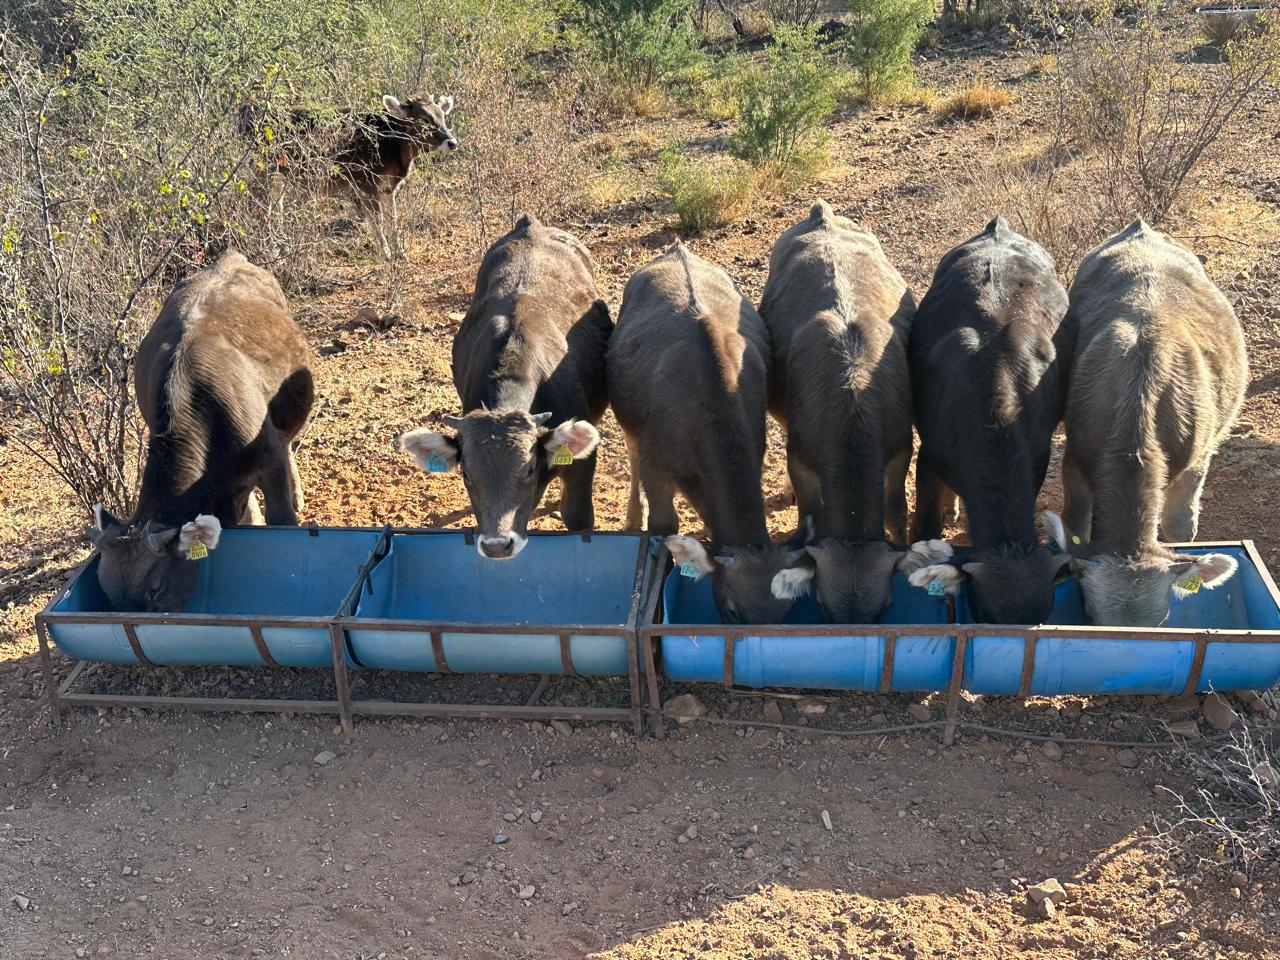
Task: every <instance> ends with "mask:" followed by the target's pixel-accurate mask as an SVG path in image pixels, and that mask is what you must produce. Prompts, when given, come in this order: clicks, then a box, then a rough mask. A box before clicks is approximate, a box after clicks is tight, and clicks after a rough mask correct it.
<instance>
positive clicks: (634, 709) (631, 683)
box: [627, 630, 644, 737]
mask: <svg viewBox="0 0 1280 960" xmlns="http://www.w3.org/2000/svg"><path fill="white" fill-rule="evenodd" d="M639 648H640V641H639V639H638V637H637V636H636V631H634V630H632V631H631V632H629V633H628V634H627V686H628V687H629V688H630V691H631V733H632V735H633V736H637V737H638V736H640V735H641V734H642V733H644V691H643V689H642V688H641V686H640V649H639Z"/></svg>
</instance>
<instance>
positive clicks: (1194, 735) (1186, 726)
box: [1167, 720, 1200, 740]
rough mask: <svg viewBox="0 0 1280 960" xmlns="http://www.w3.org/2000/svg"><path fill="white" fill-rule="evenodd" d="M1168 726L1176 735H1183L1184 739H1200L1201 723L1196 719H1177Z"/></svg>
mask: <svg viewBox="0 0 1280 960" xmlns="http://www.w3.org/2000/svg"><path fill="white" fill-rule="evenodd" d="M1167 726H1168V728H1169V732H1170V733H1171V734H1173V735H1174V736H1175V737H1182V738H1183V739H1184V740H1198V739H1200V724H1198V723H1196V722H1195V721H1194V720H1175V721H1174V722H1173V723H1170V724H1167Z"/></svg>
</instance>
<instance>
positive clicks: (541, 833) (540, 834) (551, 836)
mask: <svg viewBox="0 0 1280 960" xmlns="http://www.w3.org/2000/svg"><path fill="white" fill-rule="evenodd" d="M533 835H534V837H535V838H536V839H538V840H559V839H560V835H559V834H558V833H556V832H555V831H554V830H552V829H551V828H550V827H539V828H538V829H537V830H535V831H534V834H533Z"/></svg>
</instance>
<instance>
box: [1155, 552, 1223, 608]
mask: <svg viewBox="0 0 1280 960" xmlns="http://www.w3.org/2000/svg"><path fill="white" fill-rule="evenodd" d="M1179 559H1181V560H1182V561H1183V562H1182V563H1175V564H1173V566H1171V567H1170V568H1169V570H1170V572H1171V573H1173V575H1174V577H1175V579H1174V581H1173V593H1174V596H1176V597H1179V598H1181V597H1185V596H1188V595H1190V594H1193V593H1195V592H1196V591H1197V590H1200V589H1202V588H1203V589H1205V590H1213V589H1214V588H1216V587H1220V586H1222V585H1223V584H1224V583H1226V582H1227V581H1228V580H1230V579H1231V578H1232V577H1233V576H1234V575H1235V572H1236V570H1237V569H1238V568H1239V566H1240V564H1239V563H1237V562H1236V559H1235V557H1230V556H1227V554H1225V553H1206V554H1203V555H1202V556H1199V557H1181V558H1179Z"/></svg>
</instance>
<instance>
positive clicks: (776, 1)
mask: <svg viewBox="0 0 1280 960" xmlns="http://www.w3.org/2000/svg"><path fill="white" fill-rule="evenodd" d="M760 5H761V7H762V8H763V9H764V13H765V16H767V17H768V18H769V22H770V23H772V24H774V26H781V25H783V24H789V25H792V26H797V27H808V26H810V25H811V24H812V23H813V22H814V20H815V19H817V17H818V14H819V13H822V12H824V11H825V10H826V7H827V4H826V0H762V3H761V4H760Z"/></svg>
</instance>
